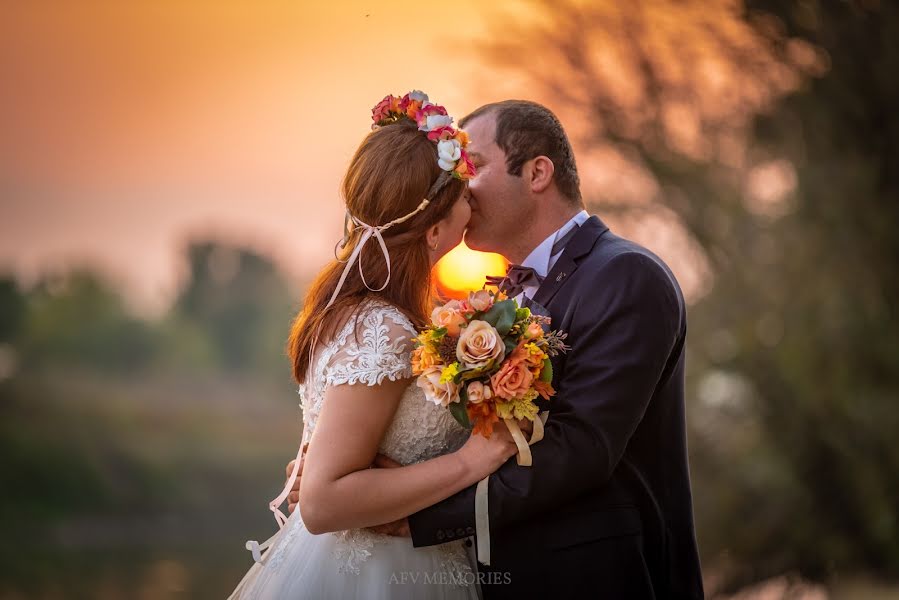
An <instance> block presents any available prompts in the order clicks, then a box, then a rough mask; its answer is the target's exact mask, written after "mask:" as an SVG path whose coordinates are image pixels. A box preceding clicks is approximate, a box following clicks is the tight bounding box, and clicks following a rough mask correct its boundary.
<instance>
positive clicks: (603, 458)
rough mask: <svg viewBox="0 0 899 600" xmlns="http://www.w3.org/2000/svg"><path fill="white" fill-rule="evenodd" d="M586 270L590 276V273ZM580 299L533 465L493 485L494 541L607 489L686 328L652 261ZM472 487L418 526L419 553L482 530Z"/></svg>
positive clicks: (626, 259) (632, 259) (605, 277)
mask: <svg viewBox="0 0 899 600" xmlns="http://www.w3.org/2000/svg"><path fill="white" fill-rule="evenodd" d="M582 268H586V266H585V267H582ZM591 280H592V283H591V285H590V286H589V287H590V289H591V290H595V293H591V294H578V296H577V298H576V299H575V300H574V302H575V303H576V306H575V308H574V310H575V312H574V314H573V317H572V319H571V324H570V331H569V332H568V340H567V341H568V343H569V345H570V346H571V350H570V351H569V353H568V356H567V357H566V365H565V369H564V373H563V377H562V379H561V380H560V381H557V382H556V383H557V386H558V387H557V395H556V396H555V398H553V400H552V401H551V406H552V408H551V409H550V417H549V420H548V422H547V424H546V431H545V436H544V438H543V440H542V441H540V442H539V443H537V444H535V445H534V446H532V447H531V451H532V454H533V458H534V461H533V465H532V466H531V467H519V466H518V465H517V464H516V462H515V461H514V460H510V461H508V462H506V463H505V464H504V465H503V466H502V467H500V469H499V470H497V471H496V472H495V473H494V474H493V475H491V477H490V482H489V499H488V503H489V511H490V529H491V531H493V532H496V531H500V530H502V529H503V528H506V527H509V526H511V525H514V524H515V523H517V522H519V521H522V520H525V519H529V518H531V517H533V516H535V515H538V514H541V513H542V512H544V511H546V510H548V509H550V508H553V507H557V506H558V505H559V503H564V502H565V501H568V500H571V499H574V498H576V497H577V496H579V495H580V494H582V493H583V492H585V491H587V490H589V489H593V488H597V487H600V486H602V485H603V484H605V483H606V482H607V481H608V480H609V478H610V477H611V475H612V473H613V471H614V470H615V467H616V465H617V464H618V461H619V460H620V459H621V457H622V455H623V454H624V451H625V448H626V446H627V443H628V440H629V439H630V438H631V436H632V435H633V433H634V431H635V430H636V428H637V426H638V425H639V423H640V421H641V419H642V418H643V414H644V413H645V411H646V408H647V406H648V404H649V401H650V398H651V397H652V395H653V393H654V390H655V389H656V386H657V385H658V383H659V380H660V378H661V377H662V374H663V372H664V371H665V367H666V365H667V363H668V360H669V357H670V355H671V353H672V351H673V349H674V347H675V345H676V343H677V340H678V337H679V336H680V335H681V330H682V328H683V327H684V323H683V318H682V312H683V311H682V306H681V303H680V301H679V294H678V292H677V290H676V287H675V284H674V282H673V281H672V279H671V278H670V277H669V275H668V273H667V272H666V271H665V270H664V268H663V267H661V266H660V265H659V264H658V263H656V262H655V261H653V260H652V259H651V258H649V257H647V256H644V255H642V254H638V253H625V254H620V255H618V256H616V257H614V258H612V259H611V260H609V261H608V262H607V263H606V264H605V265H603V266H602V267H601V268H599V269H598V270H597V272H596V273H595V274H593V275H592V276H591ZM474 490H475V487H474V486H471V487H469V488H467V489H465V490H462V491H461V492H459V493H457V494H455V495H454V496H451V497H449V498H447V499H446V500H444V501H442V502H439V503H438V504H435V505H434V506H430V507H428V508H426V509H424V510H422V511H419V512H417V513H415V514H413V515H411V516H410V517H409V525H410V530H411V533H412V541H413V544H414V545H415V546H429V545H433V544H439V543H443V542H446V541H449V540H451V539H457V538H459V537H465V535H468V534H470V532H471V531H473V527H474V495H475V493H474Z"/></svg>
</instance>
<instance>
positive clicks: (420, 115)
mask: <svg viewBox="0 0 899 600" xmlns="http://www.w3.org/2000/svg"><path fill="white" fill-rule="evenodd" d="M415 122H416V123H418V130H419V131H431V130H432V129H437V128H439V127H447V126H449V125H450V124H451V123H452V122H453V118H452V117H450V116H449V115H448V114H447V113H446V109H445V108H443V107H442V106H440V105H439V104H430V103H429V102H425V103H424V104H422V105H421V108H420V109H419V110H418V112H417V113H415Z"/></svg>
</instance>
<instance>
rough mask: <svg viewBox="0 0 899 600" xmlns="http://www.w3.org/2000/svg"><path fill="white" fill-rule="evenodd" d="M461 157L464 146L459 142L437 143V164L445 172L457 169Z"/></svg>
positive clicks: (443, 141)
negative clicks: (457, 162)
mask: <svg viewBox="0 0 899 600" xmlns="http://www.w3.org/2000/svg"><path fill="white" fill-rule="evenodd" d="M428 118H430V117H428ZM461 157H462V145H461V144H460V143H459V142H458V141H457V140H440V141H439V142H437V164H438V165H440V168H441V169H443V170H444V171H452V170H453V169H455V168H456V161H458V160H459V159H460V158H461Z"/></svg>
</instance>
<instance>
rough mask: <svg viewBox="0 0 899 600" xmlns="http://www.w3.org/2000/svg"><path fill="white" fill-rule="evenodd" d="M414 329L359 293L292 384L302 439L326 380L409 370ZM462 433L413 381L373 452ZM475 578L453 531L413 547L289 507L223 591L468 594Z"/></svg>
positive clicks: (473, 591) (422, 445)
mask: <svg viewBox="0 0 899 600" xmlns="http://www.w3.org/2000/svg"><path fill="white" fill-rule="evenodd" d="M415 335H416V331H415V328H414V327H413V325H412V323H411V322H410V321H409V319H408V318H407V317H406V316H405V315H403V314H402V313H401V312H400V311H399V310H397V309H396V308H395V307H393V306H391V305H388V304H386V303H384V302H382V301H379V300H369V301H367V302H366V303H365V305H364V306H363V307H362V308H361V309H360V311H359V318H358V319H356V318H351V319H350V320H349V321H348V322H347V323H346V324H345V325H344V326H343V327H342V328H341V330H340V331H339V332H338V333H337V335H336V336H334V338H333V339H331V340H329V341H327V342H326V343H320V344H319V345H318V347H317V350H316V353H315V356H314V357H313V360H312V362H311V364H310V369H311V371H310V374H309V376H308V377H307V378H306V383H305V384H304V385H303V386H301V387H300V397H301V404H300V406H301V407H302V408H303V443H304V444H305V443H306V442H308V441H309V439H310V437H311V436H312V432H313V431H314V430H315V424H316V420H317V418H318V415H319V413H320V412H321V408H322V402H323V401H324V395H325V390H326V389H327V388H328V387H329V386H333V385H369V386H370V385H377V384H379V383H381V382H383V381H384V380H385V379H390V380H397V379H403V378H408V377H411V376H412V367H411V361H410V353H411V350H412V339H413V338H414V337H415ZM364 409H365V407H360V410H364ZM467 437H468V432H467V431H466V430H464V429H463V428H462V427H460V426H459V425H458V424H457V423H456V421H455V420H454V419H453V418H452V416H451V415H450V413H449V411H448V410H446V409H445V408H443V407H440V406H437V405H435V404H434V403H432V402H430V401H428V400H427V399H426V398H425V396H424V394H423V392H422V391H421V389H419V388H418V386H416V385H415V384H414V383H413V384H412V385H410V386H409V387H408V388H407V389H406V391H405V392H404V394H403V397H402V399H401V400H400V404H399V406H398V408H397V412H396V415H395V416H394V418H393V422H392V423H391V425H390V427H389V428H388V430H387V433H386V434H385V435H384V439H383V440H382V441H381V445H380V448H379V452H380V453H381V454H385V455H387V456H389V457H390V458H392V459H394V460H395V461H397V462H399V463H401V464H404V465H405V464H410V463H416V462H420V461H423V460H427V459H429V458H434V457H436V456H439V455H441V454H446V453H448V452H452V451H454V450H456V449H458V448H459V447H460V446H461V445H462V444H463V443H464V442H465V440H466V439H467ZM475 579H476V574H475V573H474V572H473V571H472V568H471V564H470V562H469V557H468V554H467V552H466V548H465V546H464V543H463V542H462V541H461V540H456V541H453V542H449V543H446V544H442V545H438V546H429V547H425V548H414V547H413V546H412V541H411V540H410V539H409V538H399V537H390V536H386V535H380V534H375V533H372V532H371V531H368V530H364V529H354V530H350V531H340V532H336V533H326V534H322V535H313V534H311V533H309V531H307V530H306V528H305V526H304V525H303V521H302V518H301V517H300V511H299V510H295V511H294V512H293V514H292V515H290V517H289V518H288V520H287V523H286V524H285V526H284V527H283V528H282V529H281V531H280V532H278V534H277V535H276V537H275V538H274V541H273V543H272V545H271V547H270V549H269V550H268V552H267V553H266V554H264V555H263V556H262V561H261V562H257V563H255V564H254V565H253V566H252V567H251V568H250V570H249V572H248V573H247V575H246V577H244V579H243V581H241V583H240V585H239V586H238V588H237V589H236V590H235V592H234V594H233V595H232V598H240V599H275V598H277V599H284V600H287V599H294V598H313V599H316V600H319V599H329V598H339V599H343V598H366V599H368V598H372V599H384V600H388V599H391V600H393V599H403V598H409V599H413V598H415V599H420V598H424V599H426V600H428V599H434V600H438V599H457V598H465V599H472V598H477V597H478V589H477V585H476V584H475Z"/></svg>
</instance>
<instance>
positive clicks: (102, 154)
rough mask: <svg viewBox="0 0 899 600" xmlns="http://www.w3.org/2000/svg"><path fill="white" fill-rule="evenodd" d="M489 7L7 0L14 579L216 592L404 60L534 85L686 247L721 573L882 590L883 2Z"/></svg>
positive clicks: (894, 297) (891, 416) (705, 537)
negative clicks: (353, 171) (349, 171)
mask: <svg viewBox="0 0 899 600" xmlns="http://www.w3.org/2000/svg"><path fill="white" fill-rule="evenodd" d="M484 4H485V3H482V2H478V1H476V0H458V1H456V2H454V3H452V4H451V5H440V6H437V5H427V4H425V5H414V4H409V3H403V2H392V1H382V2H361V1H353V2H350V1H347V2H327V3H306V2H287V1H284V2H275V1H266V2H250V1H249V0H243V1H238V0H225V1H215V2H213V1H209V0H205V1H204V0H185V1H181V2H175V1H168V0H166V1H162V2H144V1H134V2H114V1H111V0H108V1H100V0H79V1H66V2H63V1H59V2H53V1H48V2H7V3H4V4H3V6H2V8H0V598H4V599H6V598H100V599H105V598H140V599H143V598H148V599H149V598H222V597H224V596H226V595H227V594H228V593H229V592H230V591H231V589H233V586H234V585H235V584H236V583H237V581H238V580H239V578H240V577H241V575H242V574H243V572H244V571H245V569H246V568H247V567H248V566H249V564H250V562H249V561H250V557H249V553H247V552H246V551H245V550H244V549H243V543H244V541H245V540H246V539H263V538H265V537H267V536H268V535H269V534H270V533H271V532H272V530H273V528H274V521H273V520H272V519H271V518H270V513H269V512H268V511H267V509H266V503H267V501H268V500H269V499H270V498H271V497H273V496H274V495H275V494H276V493H277V491H278V490H279V489H280V484H281V482H282V481H283V467H284V464H285V463H286V461H287V460H289V459H290V458H291V457H292V456H293V454H294V452H295V450H296V443H297V441H298V439H299V435H300V426H301V423H300V416H299V411H298V408H297V398H296V394H295V392H296V390H295V386H294V384H293V382H292V381H291V379H290V377H289V366H288V364H287V361H286V358H285V356H284V352H283V346H284V341H285V338H286V334H287V329H288V326H289V323H290V320H291V318H292V316H293V315H294V314H295V312H296V311H297V310H298V309H299V308H300V306H301V300H302V294H303V291H304V290H305V288H306V286H307V285H308V282H309V281H310V279H311V277H312V276H313V274H314V273H315V272H316V271H317V270H318V269H319V268H320V267H321V266H322V265H323V264H324V263H325V262H326V261H327V260H328V259H329V257H330V253H331V251H332V248H333V244H334V243H335V241H336V240H337V239H338V238H339V236H340V227H341V223H342V208H341V206H342V205H341V200H340V198H339V197H338V194H337V189H338V184H339V180H340V176H341V174H342V172H343V170H344V169H345V167H346V165H347V162H348V160H349V158H350V156H351V154H352V152H353V151H354V150H355V147H356V145H357V144H358V143H359V141H360V140H361V138H362V136H363V135H364V134H365V133H366V131H367V130H368V127H369V123H370V120H369V119H370V117H369V110H370V108H371V106H373V105H374V104H375V103H376V102H377V101H378V100H379V99H380V98H382V97H383V96H384V95H385V94H387V93H400V94H401V93H404V92H406V91H408V90H410V89H413V88H418V89H424V90H425V91H427V92H428V93H429V94H430V95H431V98H432V99H433V100H436V101H437V102H439V103H441V104H444V105H446V106H447V107H448V109H449V110H450V112H451V114H454V115H456V116H457V117H461V116H462V115H464V114H465V113H466V112H468V111H470V110H472V109H474V108H475V107H477V106H479V105H480V104H482V103H485V102H489V101H495V100H500V99H504V98H509V97H523V98H529V99H534V100H537V101H540V102H543V103H545V104H546V105H548V106H549V107H550V108H552V109H553V110H555V111H556V112H557V113H558V114H559V115H560V117H561V118H562V120H563V123H564V124H565V125H566V127H567V129H568V130H569V133H570V136H571V138H572V140H573V142H574V144H575V146H576V152H577V156H578V166H579V169H580V171H581V175H582V179H583V182H584V192H585V197H586V198H587V199H588V203H589V208H590V210H591V212H595V213H597V214H599V215H601V216H602V217H603V218H604V220H606V221H607V222H609V223H610V224H611V225H612V228H613V230H615V231H616V232H617V233H619V234H622V235H626V236H629V237H632V238H633V239H636V240H637V241H639V242H641V243H643V244H644V245H646V246H648V247H649V248H651V249H653V250H654V251H656V252H657V253H659V254H660V255H661V256H662V257H664V258H665V259H666V260H667V261H668V262H669V264H671V265H672V267H673V268H674V270H675V272H676V274H677V276H678V278H679V279H680V281H681V283H682V286H683V287H684V289H685V292H686V294H687V297H688V300H689V303H690V307H689V310H690V314H689V319H690V334H689V350H688V352H689V354H688V356H689V373H688V381H687V383H688V386H689V399H688V402H689V415H688V416H689V429H690V431H689V434H690V454H691V461H692V463H691V464H692V469H693V471H692V474H693V484H694V495H695V510H696V519H697V532H698V536H699V541H700V548H701V553H702V557H703V563H704V569H705V577H706V585H707V590H708V592H709V596H710V597H717V598H740V599H743V600H747V599H750V598H764V599H771V600H775V599H779V598H807V599H816V600H817V599H823V598H835V599H842V598H847V599H848V598H853V599H854V598H873V599H878V598H897V597H899V583H897V581H899V521H897V506H899V444H897V443H896V438H897V432H899V321H897V311H899V234H897V228H899V202H897V201H899V160H897V159H899V121H897V119H896V117H895V115H894V111H895V110H896V107H897V106H899V79H897V77H896V73H899V9H897V5H896V3H894V2H891V1H887V0H879V1H878V0H781V1H774V0H746V1H740V0H630V1H628V2H614V1H612V0H594V1H592V2H587V1H584V0H557V1H553V2H550V1H549V0H546V1H543V2H541V1H536V2H535V1H527V2H525V1H522V2H512V1H506V2H498V3H491V4H492V6H491V7H490V8H485V7H484ZM453 260H455V261H456V262H453V263H452V265H450V267H449V268H447V269H446V272H464V273H466V274H470V275H471V276H472V277H473V278H474V279H475V280H477V279H478V278H479V277H480V276H481V275H482V274H483V273H484V271H486V270H490V269H493V268H495V265H496V263H495V262H494V263H484V262H483V261H481V260H480V259H479V258H478V257H476V256H473V255H471V254H467V253H465V252H464V251H462V250H460V251H459V252H458V253H456V255H455V257H454V258H453ZM597 593H599V592H597Z"/></svg>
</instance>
